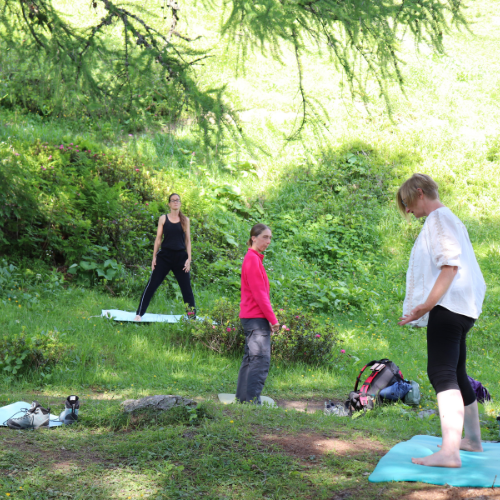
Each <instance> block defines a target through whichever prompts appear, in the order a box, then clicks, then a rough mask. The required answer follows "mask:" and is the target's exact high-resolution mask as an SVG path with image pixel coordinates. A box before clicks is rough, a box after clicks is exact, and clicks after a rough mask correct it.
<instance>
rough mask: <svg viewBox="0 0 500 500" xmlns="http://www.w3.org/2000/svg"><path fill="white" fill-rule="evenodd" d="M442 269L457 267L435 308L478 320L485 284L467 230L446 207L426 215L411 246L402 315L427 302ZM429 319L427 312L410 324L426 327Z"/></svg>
mask: <svg viewBox="0 0 500 500" xmlns="http://www.w3.org/2000/svg"><path fill="white" fill-rule="evenodd" d="M443 266H457V267H458V272H457V274H456V275H455V278H454V279H453V281H452V283H451V285H450V287H449V288H448V290H447V291H446V293H445V294H444V295H443V296H442V297H441V299H440V300H439V301H438V303H437V304H436V305H440V306H442V307H445V308H446V309H448V310H450V311H452V312H455V313H458V314H462V315H464V316H468V317H470V318H475V319H477V318H478V317H479V315H480V314H481V310H482V306H483V300H484V295H485V292H486V283H485V282H484V278H483V275H482V273H481V269H480V268H479V264H478V263H477V260H476V256H475V255H474V250H473V248H472V244H471V242H470V239H469V233H468V232H467V229H466V228H465V226H464V225H463V223H462V221H461V220H460V219H459V218H458V217H457V216H456V215H455V214H453V212H452V211H451V210H450V209H449V208H447V207H441V208H438V209H437V210H434V211H433V212H431V213H430V214H429V216H428V217H427V220H426V221H425V224H424V226H423V228H422V231H420V234H419V235H418V238H417V239H416V241H415V244H414V245H413V249H412V251H411V255H410V263H409V266H408V271H407V272H406V297H405V300H404V303H403V315H405V314H409V312H410V311H411V310H412V309H413V308H414V307H415V306H417V305H419V304H423V303H424V302H425V301H426V300H427V297H428V296H429V293H430V291H431V290H432V287H433V286H434V284H435V283H436V280H437V278H438V276H439V273H440V272H441V268H442V267H443ZM428 318H429V314H428V313H427V314H425V315H424V316H422V317H421V318H419V319H418V320H416V321H412V322H411V323H409V324H410V325H413V326H427V321H428Z"/></svg>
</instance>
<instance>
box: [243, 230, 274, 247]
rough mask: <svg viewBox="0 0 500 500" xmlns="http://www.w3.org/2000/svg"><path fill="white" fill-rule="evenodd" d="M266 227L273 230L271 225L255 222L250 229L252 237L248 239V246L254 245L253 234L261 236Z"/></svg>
mask: <svg viewBox="0 0 500 500" xmlns="http://www.w3.org/2000/svg"><path fill="white" fill-rule="evenodd" d="M266 229H269V231H270V230H271V228H270V227H269V226H266V225H265V224H255V226H253V227H252V229H250V238H249V239H248V241H247V247H248V248H250V247H251V246H252V243H253V241H252V236H259V234H260V233H262V232H263V231H265V230H266Z"/></svg>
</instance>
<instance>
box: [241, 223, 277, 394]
mask: <svg viewBox="0 0 500 500" xmlns="http://www.w3.org/2000/svg"><path fill="white" fill-rule="evenodd" d="M271 238H272V234H271V230H270V229H269V227H268V226H266V225H265V224H256V225H255V226H254V227H252V229H251V231H250V239H249V240H248V242H247V245H248V247H249V248H248V252H247V254H246V255H245V258H244V259H243V265H242V268H241V306H240V320H241V324H242V326H243V329H244V331H245V355H244V356H243V362H242V363H241V368H240V372H239V374H238V387H237V389H236V399H237V400H238V401H240V403H243V402H245V401H248V402H251V403H254V404H261V401H260V394H261V392H262V389H263V387H264V383H265V382H266V378H267V374H268V373H269V365H270V363H271V331H273V332H276V331H278V328H279V324H278V320H277V319H276V316H275V315H274V312H273V308H272V306H271V301H270V298H269V280H268V279H267V274H266V270H265V269H264V265H263V264H262V261H263V260H264V252H265V251H266V249H267V247H268V246H269V245H270V243H271Z"/></svg>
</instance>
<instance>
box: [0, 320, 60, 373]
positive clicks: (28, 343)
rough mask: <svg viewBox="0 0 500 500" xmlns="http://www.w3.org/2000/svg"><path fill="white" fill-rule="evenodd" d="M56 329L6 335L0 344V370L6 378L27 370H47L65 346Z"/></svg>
mask: <svg viewBox="0 0 500 500" xmlns="http://www.w3.org/2000/svg"><path fill="white" fill-rule="evenodd" d="M61 335H62V334H61V333H59V332H58V331H57V330H53V331H47V332H45V331H42V332H40V333H36V334H33V335H29V334H28V333H27V332H25V331H23V332H22V333H18V334H13V335H7V336H4V337H3V338H2V342H1V345H0V370H1V371H2V374H3V375H6V376H7V378H9V379H10V378H13V377H14V376H16V375H20V374H22V373H26V372H27V371H29V370H37V371H41V372H42V373H43V371H45V372H48V371H50V369H51V368H52V367H53V366H54V365H55V364H56V363H57V362H58V361H60V359H61V358H62V356H63V355H64V353H65V352H66V351H67V347H66V346H65V345H64V344H63V343H62V342H61Z"/></svg>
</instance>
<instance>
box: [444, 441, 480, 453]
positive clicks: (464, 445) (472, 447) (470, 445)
mask: <svg viewBox="0 0 500 500" xmlns="http://www.w3.org/2000/svg"><path fill="white" fill-rule="evenodd" d="M438 448H441V445H440V444H438ZM460 449H461V450H463V451H476V452H481V451H483V445H482V443H481V441H479V442H472V441H471V440H470V439H466V438H464V439H462V441H461V443H460Z"/></svg>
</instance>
